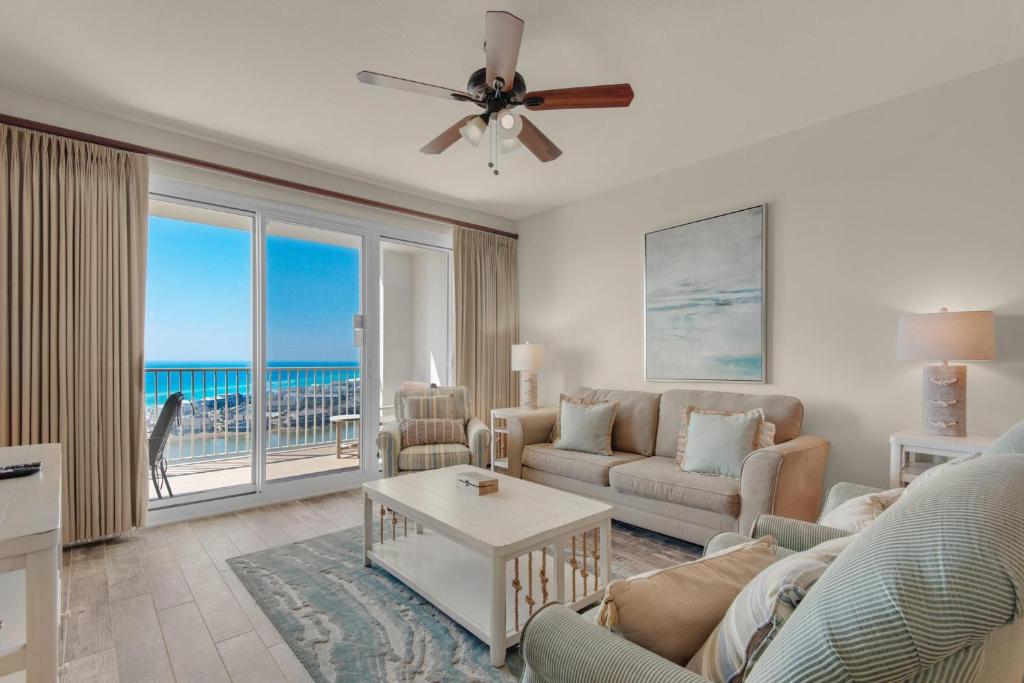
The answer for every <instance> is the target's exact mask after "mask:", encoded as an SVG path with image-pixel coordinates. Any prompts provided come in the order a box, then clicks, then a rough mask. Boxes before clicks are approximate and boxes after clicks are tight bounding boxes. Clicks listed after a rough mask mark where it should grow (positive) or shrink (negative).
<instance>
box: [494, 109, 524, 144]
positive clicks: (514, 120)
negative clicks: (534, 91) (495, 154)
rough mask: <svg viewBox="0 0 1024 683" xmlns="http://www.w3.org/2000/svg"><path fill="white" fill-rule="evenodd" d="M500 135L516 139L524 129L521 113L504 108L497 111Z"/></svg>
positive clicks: (505, 138)
mask: <svg viewBox="0 0 1024 683" xmlns="http://www.w3.org/2000/svg"><path fill="white" fill-rule="evenodd" d="M496 118H497V120H498V135H499V136H501V139H502V140H515V139H516V138H517V137H519V133H520V131H522V130H523V121H522V119H520V118H519V114H517V113H515V112H514V111H512V110H511V109H507V108H506V109H502V110H501V111H499V112H498V113H497V116H496Z"/></svg>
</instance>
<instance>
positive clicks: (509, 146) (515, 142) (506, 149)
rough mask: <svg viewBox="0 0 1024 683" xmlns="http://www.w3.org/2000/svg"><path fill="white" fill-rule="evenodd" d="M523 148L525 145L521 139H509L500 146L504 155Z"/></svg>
mask: <svg viewBox="0 0 1024 683" xmlns="http://www.w3.org/2000/svg"><path fill="white" fill-rule="evenodd" d="M522 146H523V143H521V142H520V141H519V138H509V139H506V140H502V141H501V143H500V144H499V147H500V148H501V153H502V154H509V153H511V152H514V151H516V150H517V149H519V148H520V147H522Z"/></svg>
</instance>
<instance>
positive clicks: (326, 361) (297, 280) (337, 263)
mask: <svg viewBox="0 0 1024 683" xmlns="http://www.w3.org/2000/svg"><path fill="white" fill-rule="evenodd" d="M265 243H266V255H267V259H266V263H267V267H266V296H265V301H266V346H265V349H266V354H265V355H266V373H265V376H266V416H267V420H266V427H267V432H266V453H267V455H266V480H267V481H274V480H280V479H288V478H293V477H302V476H308V475H312V474H321V473H324V472H334V471H338V470H345V469H349V470H351V469H358V468H359V466H360V441H361V439H360V424H361V423H360V420H361V413H362V409H361V396H362V379H363V371H362V366H363V362H362V340H361V339H360V338H357V337H358V335H361V334H362V329H361V327H362V326H361V325H360V326H359V327H357V326H356V323H357V322H358V321H359V317H360V316H361V315H362V310H363V306H362V274H361V271H362V268H361V263H362V251H363V249H362V238H361V237H359V236H355V235H350V234H348V233H345V232H340V231H337V230H330V229H325V228H319V227H312V226H308V225H297V224H295V223H292V222H286V221H279V220H269V221H267V223H266V240H265Z"/></svg>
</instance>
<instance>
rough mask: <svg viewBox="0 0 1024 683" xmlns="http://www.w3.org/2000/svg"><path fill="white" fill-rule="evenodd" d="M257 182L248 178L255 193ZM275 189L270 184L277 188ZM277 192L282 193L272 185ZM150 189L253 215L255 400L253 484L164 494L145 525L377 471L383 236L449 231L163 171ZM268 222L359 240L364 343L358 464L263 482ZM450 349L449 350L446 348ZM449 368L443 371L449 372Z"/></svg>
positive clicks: (299, 493) (437, 238) (415, 237)
mask: <svg viewBox="0 0 1024 683" xmlns="http://www.w3.org/2000/svg"><path fill="white" fill-rule="evenodd" d="M259 187H260V185H259V184H257V183H253V189H254V192H255V191H258V189H259ZM275 190H276V188H275ZM277 193H278V194H279V193H280V191H279V190H278V191H277ZM150 195H151V196H154V197H159V198H160V199H164V200H168V201H176V202H181V203H185V204H194V205H196V206H203V207H207V208H222V209H225V210H228V211H235V212H242V213H245V214H251V215H254V216H255V221H254V225H253V239H252V273H251V277H252V285H253V286H252V288H251V289H252V311H253V314H252V386H251V387H250V391H251V392H252V396H253V398H252V400H253V407H252V410H253V415H254V416H257V417H254V419H253V421H252V423H253V427H254V428H253V433H252V435H251V439H252V444H253V450H252V453H253V461H254V463H253V484H252V485H251V486H239V487H231V488H226V489H214V490H211V491H208V492H203V493H197V494H192V495H190V496H188V499H187V500H185V497H182V498H181V499H178V500H176V499H175V498H171V499H167V501H166V502H161V503H160V504H158V505H153V504H152V503H151V505H150V508H149V509H150V515H149V523H151V524H152V523H156V524H160V523H164V522H171V521H178V520H183V519H189V518H192V517H196V516H201V515H208V514H216V513H218V512H227V511H231V510H236V509H243V508H246V507H253V506H256V505H266V504H269V503H274V502H281V501H286V500H292V499H296V498H302V497H309V496H315V495H321V494H327V493H333V492H336V491H341V490H345V489H351V488H355V487H357V486H359V485H360V484H361V483H363V482H365V481H372V480H374V479H378V478H380V477H381V476H382V475H381V473H380V472H379V470H378V464H377V446H376V440H377V433H378V431H379V429H380V406H381V400H380V398H381V387H380V377H381V361H382V359H381V358H380V342H381V339H380V330H381V327H380V326H381V315H380V314H381V301H380V299H381V297H380V294H379V292H380V286H379V283H380V277H381V242H382V240H384V241H393V242H400V243H406V244H410V245H414V246H420V247H426V248H430V249H437V250H441V251H447V252H449V254H450V253H451V251H452V248H453V239H452V236H451V235H450V234H449V235H445V234H441V233H434V232H430V231H426V230H417V229H414V228H406V227H401V226H396V225H389V224H386V223H381V222H378V221H375V220H367V219H364V218H354V217H352V216H347V215H344V214H341V213H336V212H334V211H326V210H322V209H314V208H310V207H307V206H302V205H299V204H292V203H288V202H282V201H278V200H275V199H266V198H262V197H259V196H256V195H255V194H241V193H238V192H233V191H228V190H222V189H219V188H215V187H209V186H206V185H198V184H195V183H191V182H186V181H183V180H179V179H176V178H173V177H169V176H166V175H155V174H154V175H152V176H151V177H150ZM270 222H285V223H292V224H295V225H300V226H309V227H313V228H318V229H325V230H334V231H337V232H341V233H345V234H346V235H349V236H352V237H359V238H361V240H362V249H361V251H360V275H361V279H362V281H361V283H360V290H361V291H360V299H361V301H362V314H363V316H364V333H363V334H364V337H363V346H362V349H361V351H360V356H361V361H362V367H361V370H360V394H361V395H360V414H361V416H362V419H361V420H360V447H359V448H360V458H359V460H360V466H359V468H358V469H348V470H339V471H333V472H324V473H320V474H316V475H311V476H306V477H298V478H289V479H282V480H279V481H274V480H271V481H269V482H268V481H267V479H266V437H267V435H266V423H265V420H264V419H262V418H261V417H258V416H263V415H265V407H266V387H265V383H266V375H265V373H266V369H267V362H266V333H267V319H266V310H265V309H266V287H267V272H266V237H267V227H268V225H269V223H270ZM448 264H449V278H448V279H449V284H448V287H449V292H448V301H449V331H448V336H449V339H448V346H449V349H450V350H451V349H453V348H454V338H453V336H454V330H453V329H452V325H451V321H452V320H453V317H452V312H453V298H452V293H453V286H454V285H453V279H452V277H453V275H452V268H451V266H452V258H451V256H450V255H449V258H448ZM450 353H451V351H450ZM451 372H452V370H450V371H449V374H451Z"/></svg>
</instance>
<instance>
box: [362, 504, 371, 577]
mask: <svg viewBox="0 0 1024 683" xmlns="http://www.w3.org/2000/svg"><path fill="white" fill-rule="evenodd" d="M371 550H373V501H372V500H371V499H370V497H369V496H368V495H366V493H365V492H364V493H363V566H364V567H369V566H370V551H371Z"/></svg>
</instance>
